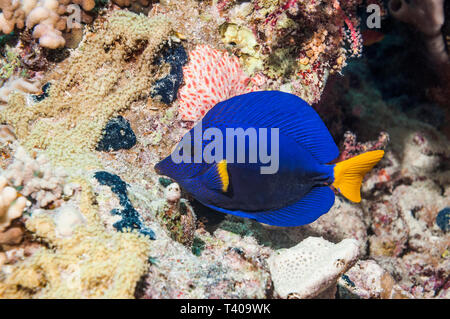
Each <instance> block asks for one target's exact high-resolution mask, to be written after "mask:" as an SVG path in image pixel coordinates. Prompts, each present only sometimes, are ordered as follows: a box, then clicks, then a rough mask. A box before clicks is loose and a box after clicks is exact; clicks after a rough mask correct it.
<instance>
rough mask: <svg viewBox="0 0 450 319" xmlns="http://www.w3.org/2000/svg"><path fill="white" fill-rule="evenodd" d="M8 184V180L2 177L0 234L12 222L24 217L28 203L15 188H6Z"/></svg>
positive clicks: (0, 181) (0, 187) (0, 188)
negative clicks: (23, 213)
mask: <svg viewBox="0 0 450 319" xmlns="http://www.w3.org/2000/svg"><path fill="white" fill-rule="evenodd" d="M7 183H8V182H7V180H6V178H4V177H3V176H0V232H1V231H3V230H4V229H6V228H7V227H8V226H9V225H10V224H11V221H12V220H14V219H16V218H19V217H20V216H22V212H23V210H24V209H25V207H26V206H27V203H28V201H27V199H26V198H25V197H21V196H19V194H18V193H17V191H16V190H15V189H14V188H12V187H10V186H6V185H7Z"/></svg>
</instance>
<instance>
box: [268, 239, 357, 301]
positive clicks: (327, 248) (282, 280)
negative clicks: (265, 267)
mask: <svg viewBox="0 0 450 319" xmlns="http://www.w3.org/2000/svg"><path fill="white" fill-rule="evenodd" d="M358 255H359V246H358V243H357V241H356V240H354V239H344V240H343V241H341V242H340V243H338V244H333V243H331V242H329V241H326V240H325V239H323V238H320V237H308V238H307V239H305V240H303V241H302V242H301V243H299V244H298V245H297V246H294V247H292V248H289V249H280V250H277V251H276V252H275V253H274V254H273V255H272V256H270V258H269V259H268V264H269V268H270V273H271V275H272V280H273V283H274V286H275V291H276V293H278V295H279V296H280V297H282V298H287V297H295V298H312V297H316V296H318V295H319V294H320V293H322V292H324V291H325V290H327V289H328V288H333V286H334V287H335V286H336V282H337V279H338V278H339V277H340V276H341V275H342V274H343V273H344V272H345V271H347V269H349V268H350V267H351V266H353V264H354V263H355V262H356V260H357V257H358Z"/></svg>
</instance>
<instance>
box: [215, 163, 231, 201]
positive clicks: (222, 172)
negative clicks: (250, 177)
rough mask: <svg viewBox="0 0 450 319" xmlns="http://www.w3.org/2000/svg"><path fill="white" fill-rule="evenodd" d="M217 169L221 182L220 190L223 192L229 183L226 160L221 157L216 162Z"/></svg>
mask: <svg viewBox="0 0 450 319" xmlns="http://www.w3.org/2000/svg"><path fill="white" fill-rule="evenodd" d="M217 171H218V173H219V176H220V180H221V182H222V191H223V192H224V193H225V192H226V191H227V190H228V185H229V184H230V178H229V176H228V170H227V160H225V159H223V160H221V161H220V162H219V163H218V164H217Z"/></svg>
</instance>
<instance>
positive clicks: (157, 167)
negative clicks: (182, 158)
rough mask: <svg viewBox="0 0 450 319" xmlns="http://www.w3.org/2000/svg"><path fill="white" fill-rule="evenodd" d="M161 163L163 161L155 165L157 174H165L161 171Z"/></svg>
mask: <svg viewBox="0 0 450 319" xmlns="http://www.w3.org/2000/svg"><path fill="white" fill-rule="evenodd" d="M160 163H161V162H159V163H156V164H155V166H153V168H154V170H155V172H156V174H158V175H164V174H163V173H162V172H161V168H160Z"/></svg>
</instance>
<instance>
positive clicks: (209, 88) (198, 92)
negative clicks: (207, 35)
mask: <svg viewBox="0 0 450 319" xmlns="http://www.w3.org/2000/svg"><path fill="white" fill-rule="evenodd" d="M189 59H190V61H189V63H188V64H187V65H186V66H184V67H183V77H184V82H185V85H184V86H183V87H182V88H181V89H180V91H179V102H180V108H179V112H180V114H181V116H182V118H183V120H187V121H197V120H199V119H200V118H202V117H203V116H204V115H205V114H206V112H208V111H209V110H210V109H211V108H212V107H213V106H214V105H216V104H217V103H219V102H221V101H224V100H226V99H229V98H231V97H233V96H236V95H240V94H244V93H247V92H252V91H256V90H257V89H258V86H260V85H261V84H262V83H263V82H264V78H262V77H261V76H257V77H254V78H249V77H248V76H247V75H246V74H245V73H244V71H242V69H241V67H240V65H239V59H238V58H237V57H236V56H230V55H229V54H228V53H227V52H226V51H220V50H216V49H212V48H210V47H209V46H206V45H200V46H198V47H197V48H195V50H193V51H191V52H190V53H189Z"/></svg>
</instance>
